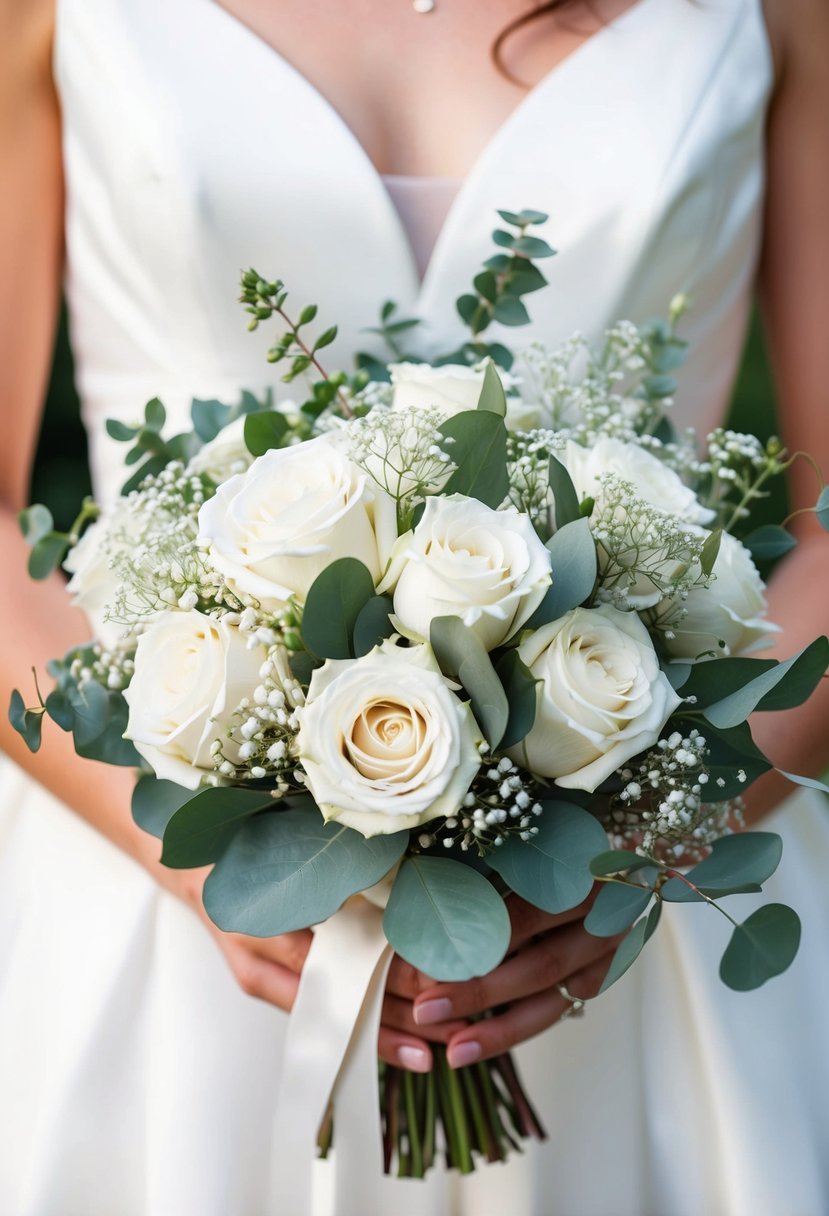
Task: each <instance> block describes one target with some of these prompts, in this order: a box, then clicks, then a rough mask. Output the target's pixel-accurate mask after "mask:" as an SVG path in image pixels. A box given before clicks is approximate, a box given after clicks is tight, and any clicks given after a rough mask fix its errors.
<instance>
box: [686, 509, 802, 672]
mask: <svg viewBox="0 0 829 1216" xmlns="http://www.w3.org/2000/svg"><path fill="white" fill-rule="evenodd" d="M765 589H766V588H765V584H764V582H763V580H762V579H761V578H760V575H759V574H758V572H757V567H756V566H755V565H754V562H753V561H752V560H751V554H750V553H749V551H748V549H746V547H745V545H742V544H741V543H740V541H738V540H737V538H736V537H734V536H732V535H731V534H730V533H729V532H723V534H722V539H721V541H720V550H719V553H718V554H717V560H716V562H715V563H714V581H713V582H712V583H711V585H710V586H709V587H703V586H698V587H692V588H691V590H690V591H689V592H688V596H687V598H686V599H685V600H684V602H683V604H682V607H683V609H684V615H683V616H682V619H681V620H680V621H679V622H678V623H677V624H676V625H671V628H670V631H669V633H667V634H666V635H665V648H666V650H667V651H668V653H669V654H670V655H671V657H672V658H674V659H682V660H683V661H685V662H694V660H695V659H698V658H712V657H714V656H717V655H719V656H720V657H722V656H723V655H740V654H750V653H751V652H752V651H754V650H761V649H762V648H763V646H764V645H766V644H767V643H768V641H769V635H770V634H772V633H777V632H778V631H779V628H780V627H779V626H778V625H773V624H771V622H770V621H767V620H766V618H765V614H766V597H765V595H764V592H765Z"/></svg>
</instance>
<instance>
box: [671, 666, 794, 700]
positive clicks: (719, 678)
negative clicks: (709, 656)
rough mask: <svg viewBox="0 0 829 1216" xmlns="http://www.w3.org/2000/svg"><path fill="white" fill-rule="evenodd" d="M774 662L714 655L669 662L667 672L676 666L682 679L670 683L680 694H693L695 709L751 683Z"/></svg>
mask: <svg viewBox="0 0 829 1216" xmlns="http://www.w3.org/2000/svg"><path fill="white" fill-rule="evenodd" d="M776 666H777V660H776V659H749V658H729V659H713V660H712V661H711V662H706V663H693V664H690V663H689V664H675V663H669V664H668V665H667V667H666V669H665V670H666V674H667V675H668V678H669V679H670V678H671V673H672V671H674V670H675V669H677V668H678V669H679V674H680V675H681V674H682V673H683V672H685V673H686V674H685V679H684V680H682V681H679V680H678V682H677V683H675V684H674V683H673V680H672V681H671V683H672V684H673V687H674V688H676V689H677V690H678V691H679V692H680V693H681V694H682V696H683V697H693V698H694V701H693V707H694V709H695V710H697V709H704V708H705V707H706V706H708V705H713V704H714V703H715V702H716V701H721V700H722V699H723V694H724V693H725V694H729V693H732V692H736V691H737V690H738V689H739V688H744V687H745V685H746V684H750V683H751V681H752V680H754V679H756V677H757V676H759V675H762V674H763V672H765V671H772V670H774V668H775V667H776Z"/></svg>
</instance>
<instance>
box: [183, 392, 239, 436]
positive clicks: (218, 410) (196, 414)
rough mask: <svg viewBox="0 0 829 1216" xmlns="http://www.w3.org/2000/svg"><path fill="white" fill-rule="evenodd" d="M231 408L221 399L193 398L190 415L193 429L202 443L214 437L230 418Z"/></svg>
mask: <svg viewBox="0 0 829 1216" xmlns="http://www.w3.org/2000/svg"><path fill="white" fill-rule="evenodd" d="M230 414H231V409H230V406H229V405H224V404H223V403H222V402H221V401H213V400H210V401H201V400H199V399H198V398H197V397H194V398H193V401H192V402H191V404H190V417H191V419H192V420H193V430H194V431H195V432H196V434H197V435H198V437H199V439H201V441H202V443H209V442H210V440H211V439H215V438H216V436H217V435H218V434H219V431H221V430H222V429H223V427H225V426H226V425H227V423H228V420H229V418H230Z"/></svg>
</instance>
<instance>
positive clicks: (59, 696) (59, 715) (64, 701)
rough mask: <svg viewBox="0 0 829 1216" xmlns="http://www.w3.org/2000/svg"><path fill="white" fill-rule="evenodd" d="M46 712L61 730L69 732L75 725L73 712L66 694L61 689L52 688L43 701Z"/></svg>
mask: <svg viewBox="0 0 829 1216" xmlns="http://www.w3.org/2000/svg"><path fill="white" fill-rule="evenodd" d="M45 708H46V712H47V714H48V715H49V717H50V718H51V719H52V721H53V722H57V724H58V726H59V727H60V728H61V730H66V731H69V730H71V729H72V727H73V726H74V723H75V711H74V709H73V708H72V702H71V701H70V699H69V697H68V695H67V693H66V692H65V691H64V690H63V689H62V688H53V689H52V691H51V692H50V693H49V695H48V696H47V698H46V701H45Z"/></svg>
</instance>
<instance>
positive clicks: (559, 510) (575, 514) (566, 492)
mask: <svg viewBox="0 0 829 1216" xmlns="http://www.w3.org/2000/svg"><path fill="white" fill-rule="evenodd" d="M549 476H550V489H551V491H552V494H553V501H554V504H555V518H556V527H557V528H563V527H564V525H565V524H569V523H572V522H573V521H574V520H577V519H579V518H580V517H581V512H580V511H579V498H578V495H577V494H576V489H575V486H574V485H573V482H572V479H571V477H570V474H569V473H568V472H567V470H566V469H565V467H564V465H563V464H562V463H561V461H560V460H559V459H558V458H557V457H555V456H551V457H550V474H549Z"/></svg>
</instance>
